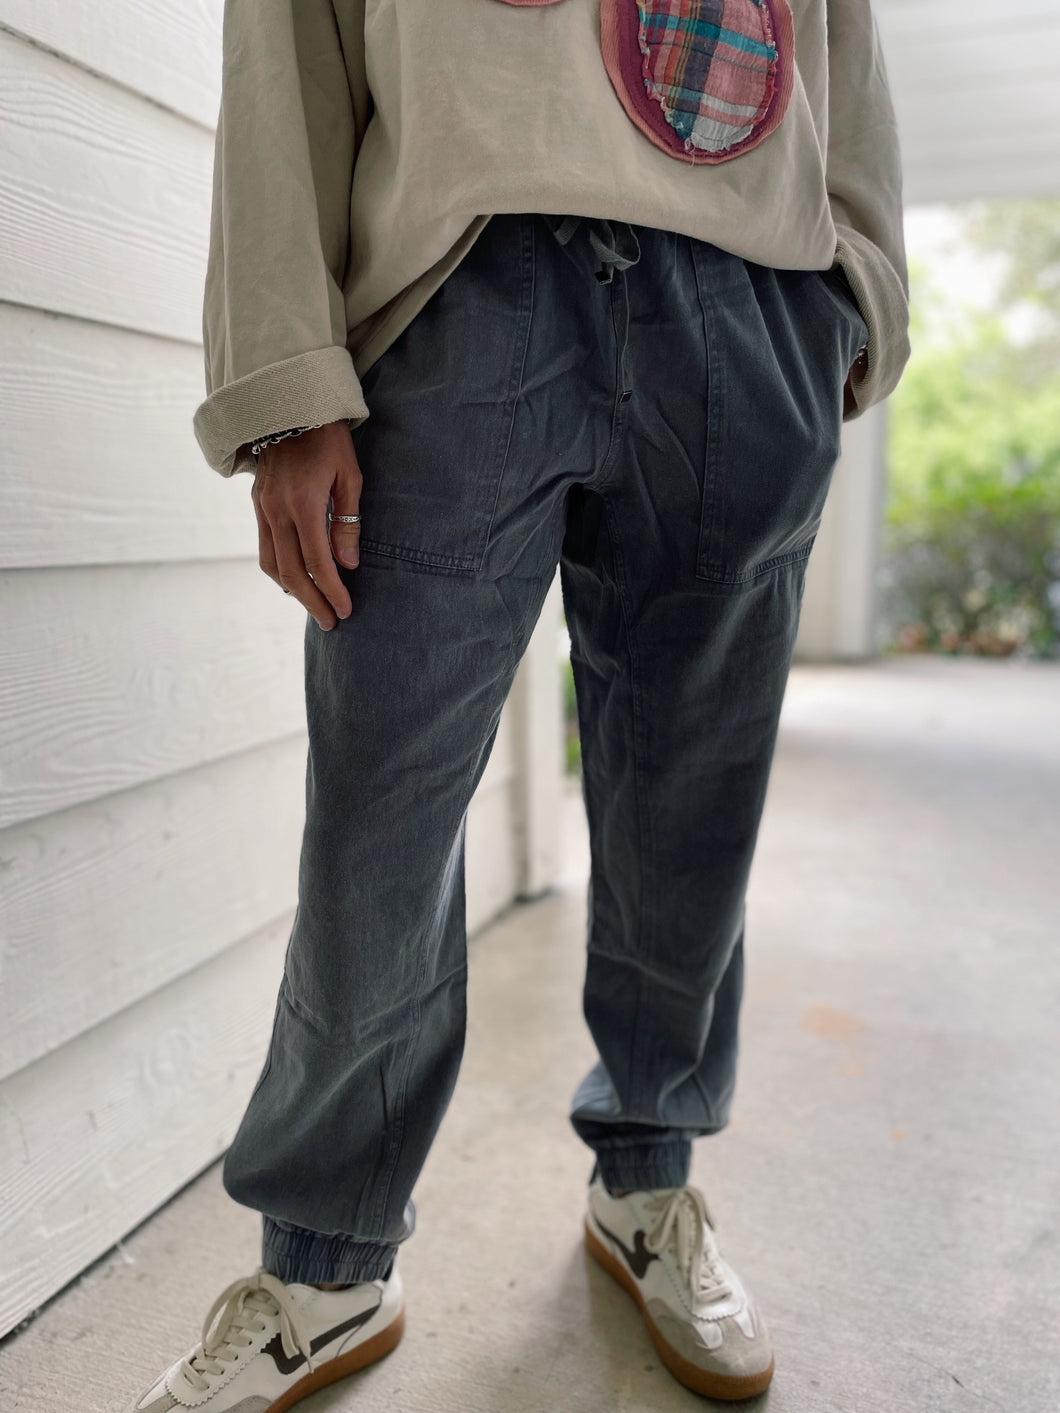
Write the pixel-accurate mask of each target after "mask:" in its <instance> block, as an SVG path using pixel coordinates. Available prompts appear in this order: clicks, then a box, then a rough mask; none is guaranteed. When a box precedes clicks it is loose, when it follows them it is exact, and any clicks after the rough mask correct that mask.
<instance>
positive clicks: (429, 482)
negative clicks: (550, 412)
mask: <svg viewBox="0 0 1060 1413" xmlns="http://www.w3.org/2000/svg"><path fill="white" fill-rule="evenodd" d="M533 239H534V233H533V223H532V220H531V219H530V218H529V217H528V216H527V215H525V214H513V215H500V216H493V217H491V218H490V220H489V222H488V223H487V225H486V226H485V227H484V228H483V230H482V232H481V234H480V235H479V236H478V238H477V240H476V241H475V243H474V244H473V245H472V246H471V248H470V250H469V251H468V252H467V254H466V255H465V256H464V258H463V260H462V261H461V262H460V264H458V265H457V266H456V268H455V269H454V270H453V271H451V273H450V274H449V276H448V277H447V278H446V280H445V281H444V282H443V283H442V284H441V285H440V286H439V287H438V289H436V290H435V291H434V293H433V294H432V295H431V297H430V299H429V300H428V301H427V303H426V304H425V305H424V306H423V308H422V309H421V310H420V311H419V313H418V314H417V315H416V317H415V318H414V319H413V320H412V322H411V323H410V324H409V325H408V326H407V327H406V328H405V329H403V330H402V332H401V333H400V334H399V335H398V337H397V338H396V339H395V340H394V342H393V343H392V344H391V345H390V346H389V347H388V348H387V349H385V350H384V352H383V353H382V354H381V355H380V356H379V358H377V359H376V361H375V362H374V363H373V364H372V365H371V366H370V367H369V368H368V369H367V370H366V372H365V374H364V376H363V378H362V379H361V385H362V387H363V389H364V395H365V398H366V399H367V400H368V405H369V407H370V408H371V409H372V415H371V416H370V417H369V418H367V419H366V420H365V421H363V422H361V423H360V424H359V425H358V426H357V427H355V428H353V430H352V433H351V435H352V437H353V442H354V447H355V449H356V452H357V459H358V462H359V464H360V467H361V471H362V473H363V476H364V482H363V485H362V487H361V503H360V513H361V516H362V517H363V524H362V531H361V540H360V552H361V559H362V561H367V560H368V559H369V558H375V559H376V561H377V562H379V557H382V560H383V561H384V562H386V563H387V564H389V565H390V566H391V567H396V566H398V565H404V566H406V567H415V566H419V567H421V568H424V569H430V570H434V571H435V572H438V573H442V574H458V575H459V574H464V575H475V574H477V573H479V571H480V570H481V567H482V564H483V561H484V558H485V553H486V549H487V545H488V543H489V538H490V534H491V531H492V528H493V519H494V515H495V512H496V506H497V500H498V497H499V494H500V487H501V483H502V480H503V477H504V472H505V467H506V464H507V458H508V452H509V447H510V443H511V434H512V425H513V422H514V418H515V409H516V404H517V401H518V397H519V390H520V387H521V378H522V365H523V359H524V357H525V348H526V343H527V340H528V338H529V330H530V319H531V311H532V302H533Z"/></svg>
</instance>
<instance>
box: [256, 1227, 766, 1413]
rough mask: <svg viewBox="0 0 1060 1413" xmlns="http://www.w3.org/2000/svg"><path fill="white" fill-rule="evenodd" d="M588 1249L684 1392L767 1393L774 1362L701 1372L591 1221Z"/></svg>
mask: <svg viewBox="0 0 1060 1413" xmlns="http://www.w3.org/2000/svg"><path fill="white" fill-rule="evenodd" d="M585 1245H586V1247H587V1248H588V1251H589V1255H590V1256H591V1257H592V1258H593V1260H594V1261H596V1262H597V1263H598V1264H599V1265H601V1266H602V1267H603V1268H604V1270H605V1271H606V1272H607V1274H608V1275H609V1276H612V1277H613V1278H614V1279H615V1280H616V1281H618V1283H619V1285H620V1286H622V1288H623V1289H624V1290H628V1291H629V1293H630V1295H632V1297H633V1299H634V1300H635V1301H636V1302H637V1304H638V1305H639V1306H640V1313H641V1314H642V1315H643V1316H644V1323H645V1324H646V1325H647V1327H648V1333H649V1334H650V1335H651V1342H652V1344H654V1345H655V1349H656V1352H657V1353H658V1355H659V1358H660V1359H661V1360H662V1362H663V1363H664V1364H665V1365H666V1367H667V1368H668V1369H669V1371H670V1373H671V1374H673V1376H674V1378H675V1379H677V1381H678V1382H679V1383H682V1384H684V1386H685V1388H690V1389H691V1390H692V1392H693V1393H700V1394H702V1395H703V1397H704V1398H717V1399H722V1400H724V1401H726V1402H735V1401H736V1400H737V1399H741V1398H755V1397H757V1395H758V1394H760V1393H764V1392H765V1391H766V1389H767V1388H768V1387H769V1385H770V1382H771V1380H772V1378H773V1360H772V1359H770V1361H769V1368H768V1369H763V1370H762V1372H761V1373H760V1374H747V1375H745V1376H744V1377H743V1378H727V1377H726V1376H725V1375H724V1374H712V1373H711V1372H710V1371H709V1370H707V1369H700V1368H699V1367H698V1366H697V1365H695V1364H692V1363H690V1362H689V1360H687V1359H686V1358H685V1357H684V1356H683V1355H681V1354H678V1352H677V1350H676V1349H674V1347H673V1345H671V1344H668V1343H667V1341H666V1340H665V1339H664V1338H663V1336H662V1334H661V1332H660V1331H659V1329H658V1327H657V1326H656V1324H655V1321H654V1320H653V1319H652V1317H651V1316H650V1315H649V1314H648V1311H647V1308H646V1307H645V1304H644V1299H643V1297H642V1296H641V1293H640V1291H639V1290H638V1288H637V1283H636V1281H635V1280H634V1279H633V1276H632V1275H631V1274H630V1272H629V1271H627V1270H626V1268H625V1267H624V1266H623V1265H622V1263H621V1262H620V1261H619V1260H618V1258H617V1257H616V1256H612V1254H611V1252H610V1251H608V1249H607V1247H606V1246H605V1245H604V1244H603V1242H602V1241H601V1240H600V1238H599V1237H598V1236H597V1235H596V1233H595V1232H594V1231H593V1229H592V1227H591V1226H590V1225H589V1219H588V1218H586V1220H585ZM270 1413H271V1410H270Z"/></svg>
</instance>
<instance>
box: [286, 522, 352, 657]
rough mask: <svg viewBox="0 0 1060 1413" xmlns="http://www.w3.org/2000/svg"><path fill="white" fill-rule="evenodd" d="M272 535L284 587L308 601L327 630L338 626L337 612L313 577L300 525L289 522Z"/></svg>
mask: <svg viewBox="0 0 1060 1413" xmlns="http://www.w3.org/2000/svg"><path fill="white" fill-rule="evenodd" d="M272 534H273V542H274V543H275V545H276V564H277V570H278V573H277V582H278V583H279V585H280V587H281V588H282V589H283V590H284V592H285V593H288V594H293V595H294V597H295V598H296V599H297V600H298V601H299V603H301V604H304V605H305V607H306V608H307V609H308V610H309V612H310V613H311V614H312V615H313V617H314V618H315V619H316V621H317V623H318V624H319V625H320V627H321V628H323V629H324V630H325V631H328V630H329V629H331V628H334V626H335V623H336V621H337V619H336V615H335V611H334V610H333V609H332V606H331V604H330V603H329V602H328V600H327V599H326V598H325V597H324V595H323V594H322V593H321V591H320V589H318V588H317V586H316V584H315V583H314V582H313V580H312V578H311V577H310V574H309V571H308V569H307V567H306V564H305V559H304V557H303V551H302V542H301V539H300V538H299V534H298V527H297V525H296V524H295V522H294V521H288V522H287V523H286V524H285V525H283V526H281V527H280V528H279V529H276V528H274V529H273V532H272ZM343 617H346V615H345V614H344V615H343Z"/></svg>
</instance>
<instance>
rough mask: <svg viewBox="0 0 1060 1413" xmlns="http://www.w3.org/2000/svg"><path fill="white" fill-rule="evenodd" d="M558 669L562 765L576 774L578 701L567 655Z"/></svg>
mask: <svg viewBox="0 0 1060 1413" xmlns="http://www.w3.org/2000/svg"><path fill="white" fill-rule="evenodd" d="M564 622H566V619H564ZM560 671H561V672H562V673H563V739H564V748H565V756H566V759H565V762H564V766H565V769H566V772H567V774H568V775H577V774H578V772H579V771H580V770H581V764H582V750H581V737H580V735H579V734H578V701H577V698H576V696H575V694H574V668H573V667H572V666H571V661H570V658H569V657H568V658H566V659H565V660H564V663H563V666H562V667H561V669H560Z"/></svg>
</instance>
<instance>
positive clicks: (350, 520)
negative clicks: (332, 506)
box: [328, 510, 361, 525]
mask: <svg viewBox="0 0 1060 1413" xmlns="http://www.w3.org/2000/svg"><path fill="white" fill-rule="evenodd" d="M360 518H361V517H360V516H359V515H332V513H331V511H330V510H329V511H328V520H329V521H331V520H337V521H339V523H340V524H342V525H356V524H357V523H358V522H359V521H360Z"/></svg>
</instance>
